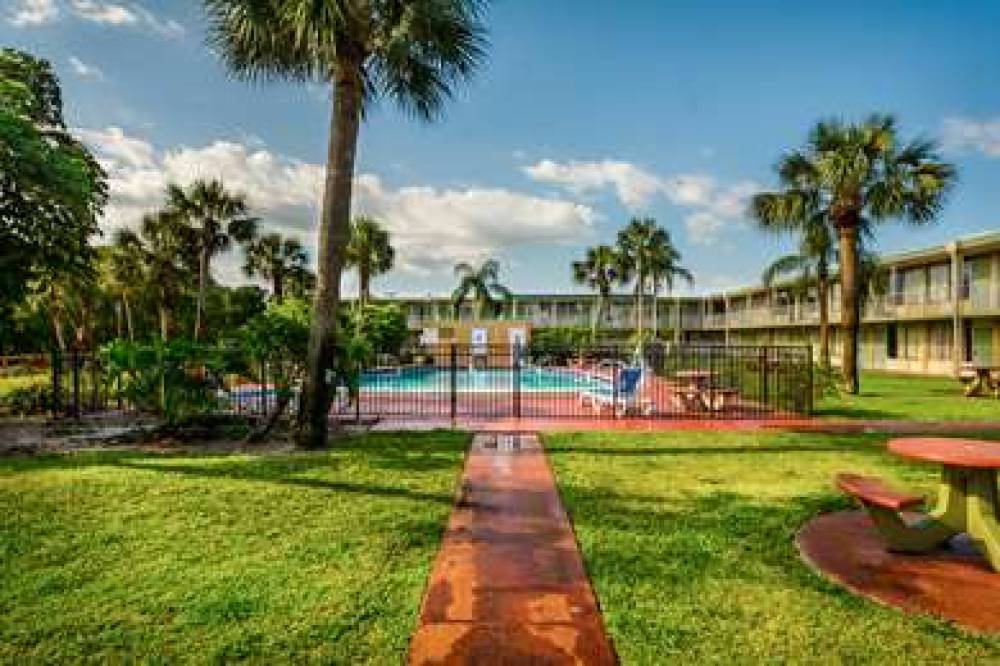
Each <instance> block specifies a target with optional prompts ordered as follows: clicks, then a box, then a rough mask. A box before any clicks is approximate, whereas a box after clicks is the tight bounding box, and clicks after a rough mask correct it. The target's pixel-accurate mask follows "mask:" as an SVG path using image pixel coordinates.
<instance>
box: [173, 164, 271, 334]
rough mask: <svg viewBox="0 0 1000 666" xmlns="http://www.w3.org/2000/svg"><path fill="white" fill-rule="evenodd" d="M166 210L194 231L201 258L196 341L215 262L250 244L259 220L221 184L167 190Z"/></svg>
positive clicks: (212, 182)
mask: <svg viewBox="0 0 1000 666" xmlns="http://www.w3.org/2000/svg"><path fill="white" fill-rule="evenodd" d="M167 209H168V211H169V212H171V213H172V214H174V215H176V216H177V217H179V218H181V219H183V220H185V221H186V222H187V223H188V224H189V225H190V226H191V228H192V230H193V232H194V233H193V234H192V239H193V242H194V247H195V251H196V252H197V254H198V302H197V306H196V309H195V316H194V339H195V341H197V340H198V338H199V337H201V328H202V317H203V314H204V309H205V291H206V289H207V288H208V280H209V278H210V277H211V262H212V258H213V257H215V256H216V255H217V254H221V253H222V252H226V251H228V250H229V249H230V248H231V247H232V245H233V242H234V241H236V242H239V243H244V244H245V243H249V242H250V241H251V240H252V239H253V237H254V236H255V235H256V232H257V222H256V220H254V219H252V218H250V217H248V216H247V203H246V199H245V198H244V196H243V195H242V194H233V193H231V192H228V191H226V187H225V185H223V184H222V181H221V180H218V179H215V180H209V181H206V180H196V181H195V182H193V183H191V185H189V186H188V188H187V189H184V188H181V187H180V186H178V185H173V184H171V185H168V186H167Z"/></svg>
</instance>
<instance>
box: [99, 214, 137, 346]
mask: <svg viewBox="0 0 1000 666" xmlns="http://www.w3.org/2000/svg"><path fill="white" fill-rule="evenodd" d="M143 257H144V255H143V248H142V241H141V240H140V239H139V237H138V236H137V235H136V234H135V232H133V231H129V230H125V229H119V230H117V231H116V232H115V234H114V236H113V240H112V243H111V246H110V248H109V252H108V255H107V270H108V276H107V277H108V282H109V286H110V287H111V290H112V291H113V292H115V294H116V295H117V296H118V297H119V298H121V305H122V310H123V313H124V316H125V330H126V331H128V339H129V340H130V341H134V340H135V324H134V321H133V314H132V295H133V294H135V290H136V289H140V288H141V285H142V282H143V279H144V261H143Z"/></svg>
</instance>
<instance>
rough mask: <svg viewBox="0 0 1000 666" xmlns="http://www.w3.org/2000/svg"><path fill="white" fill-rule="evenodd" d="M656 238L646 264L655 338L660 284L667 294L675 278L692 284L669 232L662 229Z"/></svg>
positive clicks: (691, 278) (689, 273) (654, 336)
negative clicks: (651, 292) (650, 291)
mask: <svg viewBox="0 0 1000 666" xmlns="http://www.w3.org/2000/svg"><path fill="white" fill-rule="evenodd" d="M658 238H659V240H657V242H656V243H655V244H654V245H653V247H652V248H651V251H650V254H649V260H648V263H647V264H646V266H648V268H649V281H650V283H651V285H652V287H653V317H652V319H653V326H652V330H653V338H656V327H657V324H658V323H659V312H658V309H657V299H658V298H659V293H660V285H663V286H664V287H666V289H667V293H668V294H669V293H670V292H672V291H673V290H674V281H675V280H677V279H681V280H684V281H685V282H686V283H688V284H689V285H690V284H694V275H692V274H691V271H689V270H688V269H686V268H684V267H683V266H681V265H680V261H681V253H680V251H679V250H678V249H677V248H676V247H674V244H673V241H672V240H671V239H670V233H669V232H667V231H664V232H663V235H662V236H658Z"/></svg>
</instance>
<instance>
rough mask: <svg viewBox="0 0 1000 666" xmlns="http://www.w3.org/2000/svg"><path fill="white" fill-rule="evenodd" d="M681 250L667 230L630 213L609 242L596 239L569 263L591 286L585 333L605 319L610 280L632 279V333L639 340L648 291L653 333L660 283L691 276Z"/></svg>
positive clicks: (625, 282) (622, 283)
mask: <svg viewBox="0 0 1000 666" xmlns="http://www.w3.org/2000/svg"><path fill="white" fill-rule="evenodd" d="M680 262H681V253H680V251H678V249H677V248H676V246H675V245H674V243H673V240H672V239H671V237H670V232H668V231H667V230H666V229H664V228H663V227H661V226H659V225H658V224H657V223H656V220H654V219H653V218H651V217H642V218H633V219H632V220H630V221H629V223H628V225H627V226H626V227H625V228H624V229H622V230H621V231H619V232H618V237H617V242H616V244H615V245H614V246H610V245H596V246H594V247H591V248H588V249H587V250H586V255H585V256H584V258H583V259H582V260H580V261H574V262H573V264H572V270H573V279H574V281H576V282H577V283H578V284H582V285H586V286H587V287H589V288H590V289H592V290H593V291H595V292H597V307H596V308H594V310H593V315H592V318H591V337H592V339H595V340H596V338H597V330H598V328H599V327H600V325H601V324H602V323H606V322H607V316H608V311H609V298H610V296H611V292H612V290H613V288H614V287H615V286H621V287H626V286H628V285H633V290H634V293H635V329H636V338H637V339H638V340H642V338H643V335H644V332H643V321H642V315H643V310H644V309H645V297H646V293H647V290H649V291H651V292H652V296H653V298H652V301H653V302H652V316H651V333H652V336H653V337H654V338H655V337H656V335H657V323H658V319H659V316H658V312H657V300H658V298H659V293H660V289H661V288H665V289H666V291H667V292H668V293H669V292H670V291H672V290H673V288H674V283H675V281H676V280H678V279H681V280H684V281H685V282H687V283H688V284H691V283H693V282H694V276H693V275H692V274H691V271H689V270H688V269H686V268H684V267H683V266H681V263H680Z"/></svg>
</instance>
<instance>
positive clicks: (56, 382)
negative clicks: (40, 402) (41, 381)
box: [52, 347, 62, 418]
mask: <svg viewBox="0 0 1000 666" xmlns="http://www.w3.org/2000/svg"><path fill="white" fill-rule="evenodd" d="M60 412H62V356H61V355H60V354H59V349H58V348H56V347H53V348H52V418H57V417H58V416H59V414H60Z"/></svg>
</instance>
